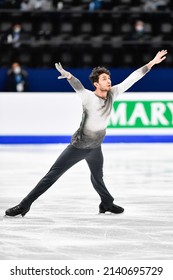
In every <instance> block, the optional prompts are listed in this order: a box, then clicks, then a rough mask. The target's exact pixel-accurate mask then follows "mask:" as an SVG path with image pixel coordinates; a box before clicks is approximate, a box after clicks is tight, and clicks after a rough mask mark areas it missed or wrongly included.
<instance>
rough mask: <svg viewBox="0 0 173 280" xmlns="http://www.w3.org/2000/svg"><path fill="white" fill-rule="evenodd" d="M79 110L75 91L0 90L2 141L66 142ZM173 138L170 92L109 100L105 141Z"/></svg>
mask: <svg viewBox="0 0 173 280" xmlns="http://www.w3.org/2000/svg"><path fill="white" fill-rule="evenodd" d="M81 116H82V106H81V100H80V98H79V96H78V95H77V94H76V93H74V94H71V93H60V92H59V93H57V94H55V93H51V92H50V93H25V94H23V93H8V94H5V93H2V94H0V144H53V143H55V144H57V143H70V141H71V136H72V135H73V134H74V132H75V131H76V130H77V129H78V127H79V124H80V121H81ZM170 142H173V93H166V92H165V93H158V92H157V93H144V92H143V93H141V92H140V93H130V94H129V93H128V92H127V93H125V94H122V95H119V96H118V98H117V99H116V101H115V102H114V104H113V109H112V114H111V116H110V121H109V124H108V126H107V131H106V137H105V139H104V143H170Z"/></svg>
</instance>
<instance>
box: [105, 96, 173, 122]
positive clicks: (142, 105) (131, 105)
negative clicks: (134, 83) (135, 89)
mask: <svg viewBox="0 0 173 280" xmlns="http://www.w3.org/2000/svg"><path fill="white" fill-rule="evenodd" d="M172 127H173V101H169V100H166V101H160V100H159V101H155V100H153V101H118V102H114V104H113V111H112V114H111V118H110V122H109V125H108V128H172Z"/></svg>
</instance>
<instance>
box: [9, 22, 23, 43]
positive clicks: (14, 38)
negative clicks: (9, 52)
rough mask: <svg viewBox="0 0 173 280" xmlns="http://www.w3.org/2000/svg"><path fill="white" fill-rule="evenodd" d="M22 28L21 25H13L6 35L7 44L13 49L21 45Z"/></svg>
mask: <svg viewBox="0 0 173 280" xmlns="http://www.w3.org/2000/svg"><path fill="white" fill-rule="evenodd" d="M21 37H22V27H21V24H19V23H17V24H14V25H13V27H12V30H9V32H8V34H7V43H8V44H11V45H13V47H14V48H18V47H20V45H21Z"/></svg>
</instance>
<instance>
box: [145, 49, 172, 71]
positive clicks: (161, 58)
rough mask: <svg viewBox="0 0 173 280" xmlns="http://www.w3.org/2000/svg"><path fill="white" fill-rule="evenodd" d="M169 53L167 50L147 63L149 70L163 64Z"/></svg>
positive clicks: (160, 52)
mask: <svg viewBox="0 0 173 280" xmlns="http://www.w3.org/2000/svg"><path fill="white" fill-rule="evenodd" d="M167 53H168V52H167V50H162V51H159V52H158V53H157V54H156V56H155V57H154V58H153V59H152V60H151V61H150V62H148V63H147V67H148V70H150V69H151V68H152V67H153V66H154V65H155V64H159V63H161V62H162V61H163V60H164V59H165V58H166V55H167Z"/></svg>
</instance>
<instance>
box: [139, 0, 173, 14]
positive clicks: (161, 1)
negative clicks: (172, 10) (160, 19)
mask: <svg viewBox="0 0 173 280" xmlns="http://www.w3.org/2000/svg"><path fill="white" fill-rule="evenodd" d="M143 3H144V4H143V10H144V11H145V12H155V11H158V10H160V9H165V8H167V5H168V4H169V0H143Z"/></svg>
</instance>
